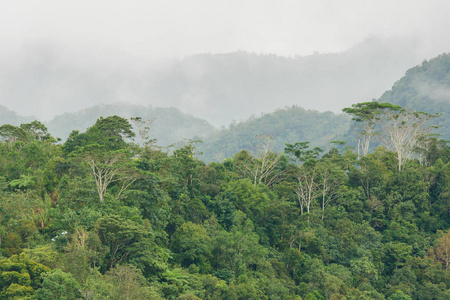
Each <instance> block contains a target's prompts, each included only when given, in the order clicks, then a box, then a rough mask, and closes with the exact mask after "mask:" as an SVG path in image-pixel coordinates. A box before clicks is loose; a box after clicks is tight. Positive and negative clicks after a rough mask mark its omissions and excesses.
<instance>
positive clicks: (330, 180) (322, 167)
mask: <svg viewBox="0 0 450 300" xmlns="http://www.w3.org/2000/svg"><path fill="white" fill-rule="evenodd" d="M317 173H318V185H319V189H320V193H321V198H322V201H321V202H322V219H323V218H324V216H325V209H326V208H327V207H328V205H329V204H330V203H331V202H333V201H335V200H336V199H337V196H338V194H337V191H338V189H339V186H340V185H341V182H342V180H343V177H344V176H345V175H344V174H343V171H342V170H341V169H339V167H337V166H336V165H335V164H333V163H332V162H331V161H320V162H319V163H317Z"/></svg>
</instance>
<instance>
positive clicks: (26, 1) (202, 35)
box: [0, 0, 450, 57]
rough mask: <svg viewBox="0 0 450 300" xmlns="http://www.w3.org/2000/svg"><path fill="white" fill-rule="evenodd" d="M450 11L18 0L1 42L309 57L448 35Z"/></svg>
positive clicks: (373, 5) (377, 5)
mask: <svg viewBox="0 0 450 300" xmlns="http://www.w3.org/2000/svg"><path fill="white" fill-rule="evenodd" d="M449 9H450V1H448V0H315V1H309V0H297V1H291V0H285V1H266V0H220V1H219V0H176V1H174V0H123V1H117V0H76V1H73V0H14V1H2V5H1V8H0V42H1V44H2V48H4V47H6V48H8V47H13V48H15V47H17V46H21V45H22V44H24V43H25V44H26V43H35V42H41V41H44V42H47V43H56V44H60V45H64V46H65V47H68V48H71V49H73V50H74V51H79V52H83V51H84V52H89V51H90V50H91V49H105V48H106V49H110V51H117V52H122V53H126V54H131V55H134V56H138V57H161V56H163V57H167V56H184V55H189V54H194V53H205V52H210V53H219V52H220V53H223V52H232V51H237V50H244V51H249V52H255V53H275V54H278V55H287V56H291V55H307V54H311V53H313V52H314V51H318V52H321V53H323V52H337V51H343V50H346V49H348V48H350V47H351V46H352V45H354V44H356V43H358V42H361V41H362V40H363V39H364V38H365V37H367V36H369V35H385V36H418V37H421V38H423V39H424V40H427V39H439V38H440V37H442V38H447V36H448V35H449V33H450V18H449V17H448V13H449V11H450V10H449ZM447 39H448V38H447ZM100 52H101V51H100Z"/></svg>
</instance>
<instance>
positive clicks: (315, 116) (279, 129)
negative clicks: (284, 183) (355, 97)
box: [198, 106, 350, 161]
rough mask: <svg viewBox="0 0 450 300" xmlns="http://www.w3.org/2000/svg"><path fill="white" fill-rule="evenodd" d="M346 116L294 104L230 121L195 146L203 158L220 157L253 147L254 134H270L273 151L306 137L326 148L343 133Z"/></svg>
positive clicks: (279, 150) (348, 119)
mask: <svg viewBox="0 0 450 300" xmlns="http://www.w3.org/2000/svg"><path fill="white" fill-rule="evenodd" d="M349 123H350V118H349V117H348V116H347V115H343V114H334V113H332V112H318V111H315V110H305V109H303V108H301V107H298V106H292V107H289V108H284V109H278V110H276V111H275V112H273V113H270V114H263V115H261V116H260V117H253V118H250V119H248V120H247V121H245V122H240V123H233V124H231V125H230V126H229V128H227V129H222V130H220V131H217V132H215V133H213V134H212V135H211V136H209V137H206V138H204V140H203V142H204V143H203V144H199V145H198V148H199V150H200V151H201V152H203V156H201V157H202V159H204V160H205V161H212V160H214V161H222V160H223V159H224V158H227V157H231V156H232V155H234V154H235V153H236V152H238V151H240V150H242V149H245V150H248V151H250V152H254V151H255V143H256V142H257V140H256V138H255V136H256V135H271V136H273V141H272V145H273V149H272V150H273V151H278V152H282V151H283V149H284V146H285V143H296V142H303V141H309V142H311V145H312V146H319V147H321V148H323V149H329V148H330V141H332V140H333V139H334V138H336V136H338V135H342V134H344V133H345V132H346V131H347V130H348V127H349Z"/></svg>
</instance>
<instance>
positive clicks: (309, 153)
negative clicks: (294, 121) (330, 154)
mask: <svg viewBox="0 0 450 300" xmlns="http://www.w3.org/2000/svg"><path fill="white" fill-rule="evenodd" d="M285 145H286V147H285V148H284V151H285V152H286V154H287V155H293V156H294V157H295V158H296V159H297V160H299V161H300V162H307V161H309V160H311V159H317V158H318V157H319V155H320V153H321V152H323V150H322V149H320V148H319V147H314V148H313V149H309V142H298V143H295V144H285Z"/></svg>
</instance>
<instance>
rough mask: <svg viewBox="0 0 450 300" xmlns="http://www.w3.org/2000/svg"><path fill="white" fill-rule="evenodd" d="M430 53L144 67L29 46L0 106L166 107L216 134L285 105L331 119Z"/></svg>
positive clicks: (209, 59) (207, 57)
mask: <svg viewBox="0 0 450 300" xmlns="http://www.w3.org/2000/svg"><path fill="white" fill-rule="evenodd" d="M437 49H439V47H435V48H433V50H429V49H427V48H426V47H423V45H422V44H420V41H418V40H415V39H401V40H398V39H388V38H376V37H372V38H368V39H366V40H365V41H364V42H363V43H360V44H358V45H356V46H354V47H352V48H351V49H349V50H347V51H345V52H342V53H335V54H314V55H310V56H297V57H290V58H287V57H281V56H276V55H258V54H252V53H247V52H242V51H241V52H234V53H226V54H198V55H193V56H187V57H185V58H183V59H172V60H169V59H167V60H153V61H152V60H141V59H137V58H135V57H132V56H128V55H126V54H123V53H117V52H116V53H108V52H103V53H102V52H98V53H95V52H94V53H95V55H96V56H95V57H94V56H91V55H83V54H82V53H74V52H73V51H71V50H70V49H67V48H64V47H63V46H60V45H57V44H52V43H31V44H27V45H26V46H24V47H21V48H19V49H16V51H15V52H14V53H11V52H10V53H5V50H3V51H4V52H3V53H2V56H1V57H0V104H2V105H4V106H6V107H8V108H9V109H12V110H14V111H16V112H17V113H19V114H21V115H33V116H36V117H38V118H39V119H41V120H50V119H51V118H53V117H54V116H55V115H58V114H62V113H64V112H75V111H78V110H80V109H84V108H87V107H90V106H93V105H96V104H102V103H103V104H108V103H118V102H127V103H134V104H143V105H145V106H149V105H150V106H152V107H172V106H173V107H177V108H180V109H181V110H182V111H183V112H186V113H190V114H192V115H194V116H196V117H200V118H204V119H206V120H208V121H209V122H210V123H211V124H213V125H215V126H222V125H228V124H230V122H232V121H233V120H236V121H240V120H244V119H247V118H248V117H250V116H252V115H259V114H261V113H267V112H272V111H274V110H275V109H277V108H280V107H285V106H291V105H298V106H301V107H304V108H306V109H316V110H319V111H327V110H331V111H334V112H339V111H340V110H341V109H342V108H343V107H346V106H349V105H351V104H352V103H356V102H361V101H370V100H371V99H373V98H378V97H379V96H381V94H382V93H383V92H384V91H385V90H388V89H389V88H390V87H391V86H392V84H393V83H394V82H395V80H397V79H398V78H400V77H401V76H402V75H403V74H404V72H405V71H406V70H407V69H408V68H410V67H412V66H414V65H416V64H420V63H421V62H422V61H423V60H424V59H426V58H431V57H432V56H430V55H436V54H435V53H434V52H436V51H438V50H437ZM97 50H98V49H97ZM93 51H94V50H93ZM102 54H103V55H102ZM437 54H439V53H437Z"/></svg>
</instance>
